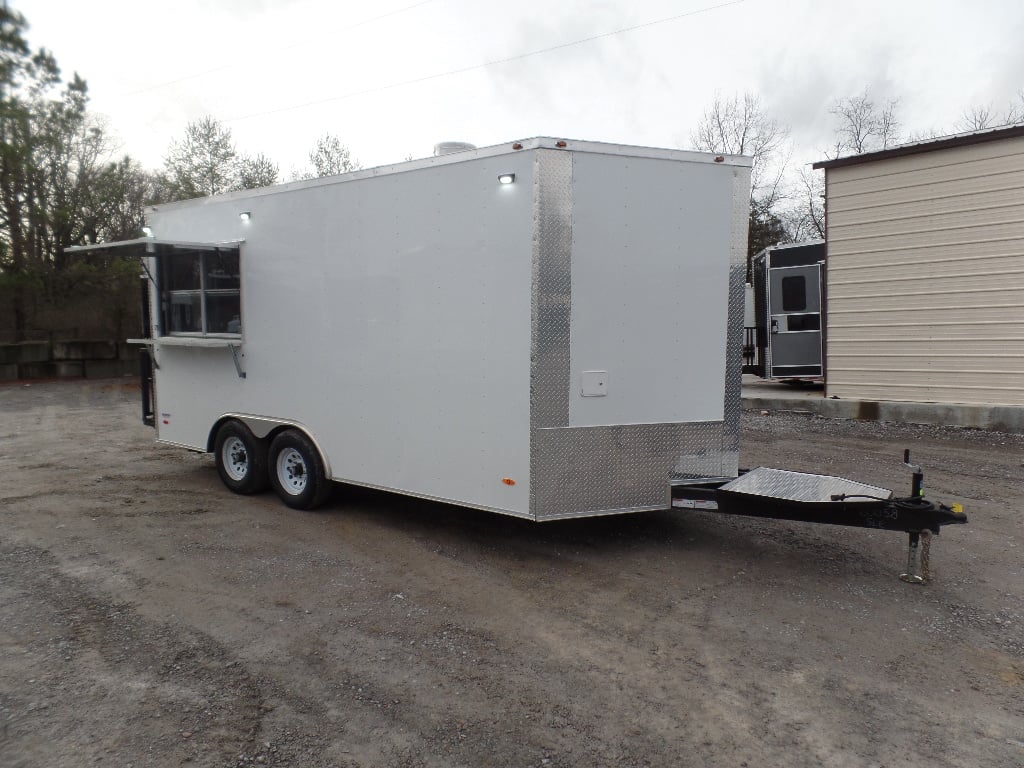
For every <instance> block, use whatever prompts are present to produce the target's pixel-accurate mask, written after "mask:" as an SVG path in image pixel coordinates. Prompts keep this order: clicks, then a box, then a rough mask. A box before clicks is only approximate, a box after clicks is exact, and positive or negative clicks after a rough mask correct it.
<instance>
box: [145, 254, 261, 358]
mask: <svg viewBox="0 0 1024 768" xmlns="http://www.w3.org/2000/svg"><path fill="white" fill-rule="evenodd" d="M211 255H214V256H221V255H227V256H233V257H234V258H236V259H237V260H238V287H237V288H211V287H209V286H208V285H207V271H208V266H207V259H208V257H209V256H211ZM184 257H189V258H196V257H198V259H199V287H198V288H176V289H170V288H166V287H165V282H169V280H168V279H167V278H168V272H169V270H170V262H169V261H168V260H169V259H179V258H184ZM156 267H157V270H156V272H157V280H156V281H155V282H156V286H155V287H156V298H157V306H158V309H159V318H158V319H159V331H160V336H161V337H165V338H197V339H205V338H211V339H229V340H233V339H241V338H242V332H243V329H244V328H245V323H244V321H243V319H242V317H243V313H242V255H241V249H239V248H237V247H230V248H217V247H212V248H195V247H193V248H187V249H186V248H182V249H181V250H179V251H178V252H176V253H169V254H163V255H161V256H160V257H158V258H157V264H156ZM174 296H190V297H194V296H198V297H199V325H200V328H199V330H187V331H186V330H172V329H171V325H172V322H171V320H172V315H171V309H170V307H171V305H172V303H173V302H172V297H174ZM211 296H212V297H217V296H237V298H238V320H239V330H238V332H237V333H236V332H234V331H211V330H210V329H209V326H210V323H209V321H210V311H209V308H208V302H207V299H208V298H209V297H211Z"/></svg>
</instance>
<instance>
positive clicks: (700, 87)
mask: <svg viewBox="0 0 1024 768" xmlns="http://www.w3.org/2000/svg"><path fill="white" fill-rule="evenodd" d="M10 5H11V6H12V7H14V8H16V9H17V10H19V11H21V12H22V13H23V14H25V15H26V17H27V18H28V22H29V24H30V27H31V28H30V30H29V40H30V42H31V43H32V45H33V46H34V47H35V46H45V47H47V48H49V49H50V50H51V51H52V52H53V53H54V54H55V56H56V58H57V61H58V63H59V64H60V66H61V69H62V71H63V73H64V75H65V77H70V75H71V73H72V72H74V71H77V72H78V73H79V74H81V75H82V76H83V77H84V78H85V79H86V80H87V81H88V83H89V88H90V94H91V108H92V110H93V112H95V113H97V114H100V115H103V116H105V117H106V118H107V120H108V125H109V127H110V129H111V130H112V132H113V133H114V134H115V135H116V136H117V137H118V139H119V140H120V141H121V143H122V151H123V152H126V153H129V154H131V155H133V156H134V157H136V158H138V159H139V160H140V161H142V162H143V164H144V165H146V166H148V167H151V168H156V167H159V166H160V165H161V164H162V158H163V157H164V155H165V154H166V152H167V148H168V145H169V144H170V142H171V141H172V140H173V139H175V138H179V137H180V136H181V135H182V133H183V131H184V128H185V125H186V124H187V123H188V122H189V121H190V120H195V119H197V118H200V117H202V116H204V115H207V114H209V115H213V116H215V117H217V118H218V119H219V120H221V121H222V122H223V123H224V124H225V125H226V126H227V127H229V128H230V129H231V131H232V134H233V136H234V138H235V141H236V143H237V145H238V149H239V150H240V151H242V152H245V153H250V154H255V153H258V152H263V153H264V154H266V155H268V156H269V157H270V158H271V159H273V160H275V161H276V162H278V163H279V164H280V166H281V171H282V176H283V177H287V176H288V174H289V172H290V171H291V170H292V169H295V168H298V167H299V166H302V165H304V164H305V157H306V155H307V154H308V152H309V149H310V148H311V147H312V145H313V144H314V143H315V141H316V139H317V138H318V137H319V136H321V135H322V134H324V133H326V132H330V133H333V134H335V135H337V136H339V137H340V138H341V140H342V141H343V142H344V143H346V144H347V145H348V146H349V147H350V148H351V150H352V154H353V156H354V157H356V158H358V159H359V160H360V161H361V162H362V164H363V165H364V167H371V166H374V165H381V164H386V163H391V162H397V161H400V160H403V159H405V158H406V157H408V156H410V155H411V156H413V157H423V156H426V155H429V154H430V153H431V149H432V147H433V145H434V144H435V143H436V142H438V141H446V140H457V141H470V142H473V143H475V144H477V145H479V146H486V145H490V144H497V143H502V142H506V141H510V140H512V139H519V138H526V137H530V136H557V137H566V138H573V139H586V140H594V141H610V142H615V143H622V144H642V145H649V146H658V147H681V148H687V147H689V146H690V145H691V142H690V134H691V131H692V129H693V128H694V126H695V125H696V124H697V121H698V120H699V119H700V116H701V113H702V112H703V110H704V108H705V107H706V106H707V105H708V104H709V103H710V102H711V101H712V100H713V98H714V96H715V93H716V91H717V92H719V93H722V94H724V95H731V94H733V93H735V92H743V91H751V92H754V93H757V94H759V95H760V96H761V98H762V100H763V104H764V106H765V107H766V108H767V109H768V110H769V111H770V112H771V113H772V114H773V115H774V116H775V117H777V118H778V119H779V120H780V121H782V122H784V123H786V124H788V125H789V126H790V127H791V131H792V140H793V144H794V159H795V160H796V161H797V162H800V161H811V160H816V159H821V152H822V151H823V150H824V149H825V148H827V147H828V146H829V144H830V137H831V135H832V132H833V119H832V117H831V116H830V115H829V113H828V108H829V106H830V105H831V104H833V103H834V101H835V100H836V99H838V98H840V97H845V96H852V95H854V94H857V93H859V92H861V91H863V90H864V88H865V87H867V88H868V89H869V91H870V94H871V95H872V96H873V97H875V98H877V99H878V100H884V99H887V98H890V97H898V98H899V99H900V114H901V117H902V121H903V124H904V128H905V130H906V131H908V132H933V131H938V132H942V133H950V132H953V130H954V128H955V123H956V121H957V119H958V118H959V117H960V115H961V113H962V112H963V110H964V109H965V108H966V107H969V106H971V105H974V104H989V103H991V104H992V106H993V107H995V108H996V109H997V110H998V111H1000V112H1002V111H1004V110H1005V108H1006V106H1007V105H1008V103H1009V102H1010V100H1011V99H1012V98H1013V97H1014V95H1015V94H1016V93H1017V91H1018V90H1020V89H1024V2H1022V1H1021V0H970V1H967V0H963V1H956V0H946V1H943V0H931V1H930V2H925V1H923V0H888V2H875V0H860V1H859V2H857V3H850V2H843V3H840V2H832V1H831V0H816V1H815V0H740V1H739V2H716V1H715V0H634V2H622V1H620V0H614V1H609V2H591V3H585V2H579V1H578V0H560V1H557V0H556V1H554V2H553V1H552V0H543V2H541V1H540V0H519V1H518V2H494V1H493V0H426V1H423V0H379V1H378V2H374V3H370V2H347V1H346V0H162V1H161V2H152V0H89V2H83V1H82V0H30V1H29V0H10ZM618 30H626V31H619V32H617V31H618ZM616 32H617V33H616ZM588 39H589V40H588ZM577 41H583V42H578V43H577ZM574 43H576V44H574ZM545 49H550V50H546V52H539V51H544V50H545ZM532 52H539V53H536V55H526V54H530V53H532Z"/></svg>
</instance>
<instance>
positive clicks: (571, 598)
mask: <svg viewBox="0 0 1024 768" xmlns="http://www.w3.org/2000/svg"><path fill="white" fill-rule="evenodd" d="M152 440H153V433H152V431H151V430H150V429H148V428H146V427H144V426H143V425H142V424H141V423H140V422H139V419H138V405H137V396H136V393H135V390H134V388H133V387H132V386H130V385H125V384H121V383H120V382H99V383H96V382H93V383H88V382H75V383H67V384H65V383H53V384H37V385H33V386H31V387H25V386H21V385H9V386H5V387H2V388H0V478H2V479H3V483H2V485H0V524H2V527H0V765H2V766H5V767H6V768H20V767H22V766H25V767H27V766H33V767H35V766H83V765H93V764H98V765H115V766H134V767H135V768H141V766H177V765H184V764H188V765H196V766H234V765H288V766H296V767H297V768H298V767H304V766H445V767H448V766H517V767H519V768H526V767H527V766H552V767H553V768H554V767H557V766H588V767H589V766H617V767H618V766H723V767H724V766H728V767H729V768H738V767H741V766H750V768H764V767H765V766H785V767H786V768H799V767H800V766H808V767H812V766H813V767H815V768H817V767H819V766H830V767H831V766H835V767H838V766H857V767H858V768H860V767H861V766H873V767H876V768H877V767H878V766H886V767H887V768H895V767H896V766H928V767H929V768H937V767H941V766H964V767H965V768H980V767H982V766H983V767H984V768H1011V767H1016V768H1019V767H1020V766H1022V765H1024V635H1022V618H1024V616H1022V613H1024V609H1022V606H1024V603H1022V597H1024V573H1022V563H1024V536H1022V532H1024V531H1022V528H1024V526H1022V521H1024V467H1022V461H1024V438H1022V437H1020V436H1009V435H1001V434H995V433H980V432H971V431H963V430H952V429H950V430H945V429H938V428H930V427H909V426H907V427H898V426H893V425H878V424H868V423H847V422H834V421H826V420H821V419H814V418H810V417H803V416H797V415H776V416H760V415H756V414H748V415H746V416H745V421H744V433H743V456H742V464H743V465H744V466H756V465H758V464H765V465H769V466H784V467H786V468H790V469H800V470H809V471H824V472H830V473H835V474H840V475H845V476H849V477H853V478H856V479H861V480H865V481H868V482H873V483H878V484H881V485H888V486H889V487H894V488H897V489H899V490H900V491H901V492H902V491H903V490H904V488H905V487H906V486H907V485H908V483H909V477H908V473H907V472H906V470H904V469H903V468H902V467H900V465H899V460H900V458H901V456H902V449H903V448H904V447H905V446H907V447H911V448H912V449H913V451H914V456H915V459H917V460H919V461H920V462H922V463H923V464H924V465H925V468H926V473H927V474H926V487H927V489H928V491H929V493H930V495H931V496H933V497H935V498H940V499H943V500H946V501H962V502H963V503H964V504H965V506H966V508H967V512H968V514H969V515H970V518H971V523H970V525H968V526H965V527H953V528H947V529H946V531H945V533H944V534H943V535H942V536H941V537H939V538H938V539H936V541H935V546H934V547H933V550H932V552H933V557H932V559H933V567H934V574H935V582H934V584H933V585H931V586H929V587H914V586H910V585H907V584H904V583H902V582H900V581H899V580H898V579H897V578H896V575H895V574H896V573H898V571H899V570H900V567H901V565H902V562H903V557H904V549H905V537H904V536H903V535H902V534H897V533H886V532H877V531H863V530H844V529H828V528H825V527H823V526H809V525H800V524H788V523H776V522H771V521H759V520H754V519H740V518H727V517H720V516H716V515H714V514H710V513H694V512H682V511H679V512H668V511H666V512H661V513H653V514H645V515H638V516H627V517H619V518H609V519H597V520H578V521H572V522H565V523H547V524H541V525H538V524H535V523H528V522H525V521H519V520H515V519H509V518H503V517H500V516H496V515H490V514H486V513H480V512H473V511H467V510H463V509H458V508H453V507H447V506H443V505H438V504H430V503H425V502H420V501H414V500H408V499H403V498H400V497H393V496H388V495H385V494H376V493H369V492H366V491H353V490H351V489H345V488H340V487H339V488H338V489H336V492H335V494H334V497H333V499H332V501H331V502H330V504H329V505H328V506H327V508H326V509H324V510H322V511H319V512H315V513H312V512H310V513H304V512H295V511H292V510H289V509H287V508H286V507H284V506H283V505H282V504H280V503H279V502H278V501H277V500H276V498H275V497H274V496H273V495H269V494H268V495H264V496H259V497H255V498H244V497H238V496H233V495H231V494H229V493H228V492H227V491H226V490H225V489H224V488H223V487H222V486H221V484H220V481H219V480H218V478H217V475H216V471H215V470H214V468H213V463H212V459H210V457H206V456H198V455H194V454H189V453H186V452H183V451H180V450H177V449H173V448H167V447H161V446H157V445H154V444H153V442H152Z"/></svg>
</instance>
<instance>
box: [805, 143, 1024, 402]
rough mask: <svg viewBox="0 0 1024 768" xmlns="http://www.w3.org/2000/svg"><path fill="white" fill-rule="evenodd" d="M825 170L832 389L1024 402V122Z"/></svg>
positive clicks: (840, 393) (876, 396) (869, 396)
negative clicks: (1023, 123)
mask: <svg viewBox="0 0 1024 768" xmlns="http://www.w3.org/2000/svg"><path fill="white" fill-rule="evenodd" d="M814 167H815V168H824V169H825V206H826V208H825V210H826V241H827V246H826V248H827V251H826V254H827V255H826V264H827V284H826V313H827V316H826V321H825V322H826V339H825V367H826V388H827V389H826V396H827V397H832V396H837V397H839V398H847V399H849V398H856V399H862V400H899V401H908V402H932V403H975V404H985V405H1012V406H1022V405H1024V125H1017V126H1011V127H1008V128H1002V129H996V130H991V131H984V132H977V133H973V134H964V135H959V136H952V137H949V138H944V139H938V140H934V141H928V142H922V143H918V144H912V145H906V146H901V147H896V148H893V149H889V150H884V151H881V152H874V153H870V154H863V155H857V156H854V157H845V158H839V159H837V160H829V161H824V162H820V163H816V164H815V165H814Z"/></svg>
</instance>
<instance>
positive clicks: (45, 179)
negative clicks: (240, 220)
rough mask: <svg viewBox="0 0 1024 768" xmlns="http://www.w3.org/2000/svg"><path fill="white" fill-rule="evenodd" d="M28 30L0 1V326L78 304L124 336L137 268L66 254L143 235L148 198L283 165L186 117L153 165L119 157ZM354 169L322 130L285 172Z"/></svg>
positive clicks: (203, 191)
mask: <svg viewBox="0 0 1024 768" xmlns="http://www.w3.org/2000/svg"><path fill="white" fill-rule="evenodd" d="M27 29H28V24H27V21H26V19H25V17H24V16H23V15H22V14H20V13H18V12H17V11H14V10H11V9H9V8H8V7H6V5H5V6H4V7H2V8H0V331H6V333H5V334H4V335H5V336H7V337H10V339H11V340H14V341H21V340H23V339H24V338H26V336H27V335H28V334H29V332H30V331H31V330H33V329H34V328H35V327H37V326H41V325H46V324H51V325H52V323H53V322H55V320H54V319H53V317H54V316H59V315H60V314H61V313H60V311H59V309H60V307H62V306H67V307H69V308H70V311H69V312H66V313H64V314H65V315H67V314H72V315H73V314H75V313H81V312H82V311H83V310H82V309H81V308H80V307H75V306H74V305H76V304H79V305H80V304H83V303H84V304H85V305H87V306H88V305H91V306H92V310H93V311H94V312H95V311H96V310H97V308H98V309H99V311H101V312H105V313H107V314H108V315H109V317H106V318H105V320H106V321H107V322H106V326H108V327H112V328H113V330H112V331H110V332H111V333H115V334H118V335H122V331H123V330H124V329H123V328H122V327H121V326H122V325H123V322H124V319H125V316H126V315H127V314H130V313H131V310H130V309H129V308H128V305H127V304H126V302H127V303H132V302H134V301H135V299H136V298H137V295H136V294H135V293H134V292H133V291H134V289H135V284H136V283H137V276H138V275H137V271H138V265H137V264H133V263H131V262H125V261H123V260H117V259H103V258H96V257H90V258H75V257H74V256H73V255H72V254H69V253H67V250H66V249H67V248H69V247H71V246H76V245H88V244H93V243H99V242H109V241H114V240H126V239H131V238H135V237H140V236H141V235H142V228H143V226H144V225H145V207H146V206H147V205H152V204H156V203H162V202H170V201H173V200H183V199H189V198H193V197H202V196H206V195H216V194H221V193H224V192H229V191H233V190H239V189H254V188H257V187H263V186H267V185H270V184H275V183H277V182H278V181H280V180H281V178H280V170H279V168H278V166H277V164H276V163H274V162H273V161H272V160H270V159H269V158H268V157H266V156H265V155H263V154H257V155H246V154H243V153H241V152H239V151H238V149H237V148H236V146H235V143H234V140H233V139H232V137H231V131H230V130H229V129H228V128H226V127H225V126H223V125H222V124H221V123H220V122H219V121H217V120H216V119H214V118H212V117H205V118H202V119H200V120H197V121H195V122H193V123H190V124H189V125H188V126H187V127H186V129H185V132H184V135H183V136H182V137H181V138H180V139H178V140H175V141H173V142H172V143H171V145H170V147H169V148H168V151H167V154H166V156H165V158H164V163H163V167H162V168H160V169H158V170H155V171H153V170H148V169H146V168H144V167H143V166H142V165H141V164H140V163H139V162H138V161H137V160H135V159H134V158H132V157H131V156H130V155H123V156H117V153H116V151H115V150H116V144H115V141H114V139H113V138H112V135H111V132H110V131H109V130H108V128H107V126H106V125H105V124H104V123H103V122H102V121H101V120H99V119H98V118H96V117H95V116H94V115H92V114H90V112H89V111H88V101H89V95H88V86H87V84H86V81H85V80H84V79H82V78H81V77H80V76H79V75H78V74H77V73H76V74H74V75H73V76H72V77H71V78H70V80H68V81H67V82H64V81H62V79H61V73H60V68H59V67H58V65H57V60H56V58H55V57H54V55H53V54H52V53H51V52H50V51H48V50H46V49H45V48H39V49H36V50H33V49H32V48H31V47H30V46H29V44H28V42H27V40H26V36H25V35H26V32H27ZM358 167H359V162H358V161H357V160H355V159H354V158H353V157H352V156H351V153H350V151H349V149H348V147H346V146H345V145H344V144H342V142H341V141H340V139H339V138H338V137H337V136H333V135H331V134H325V135H324V136H322V137H321V138H320V139H319V140H318V141H317V142H316V144H315V145H314V147H313V148H312V149H311V150H310V152H309V167H308V168H305V169H303V170H300V171H297V172H294V173H293V174H292V179H300V178H316V177H319V176H327V175H333V174H338V173H345V172H348V171H351V170H355V169H357V168H358ZM83 297H84V298H85V301H84V302H83V301H82V300H83ZM41 318H45V319H41ZM57 322H59V321H57ZM63 322H65V323H66V324H69V325H72V326H74V327H80V326H81V325H82V323H79V322H71V321H69V320H65V321H63ZM95 326H96V323H93V324H92V325H90V326H89V327H95ZM0 340H3V339H2V338H0Z"/></svg>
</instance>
